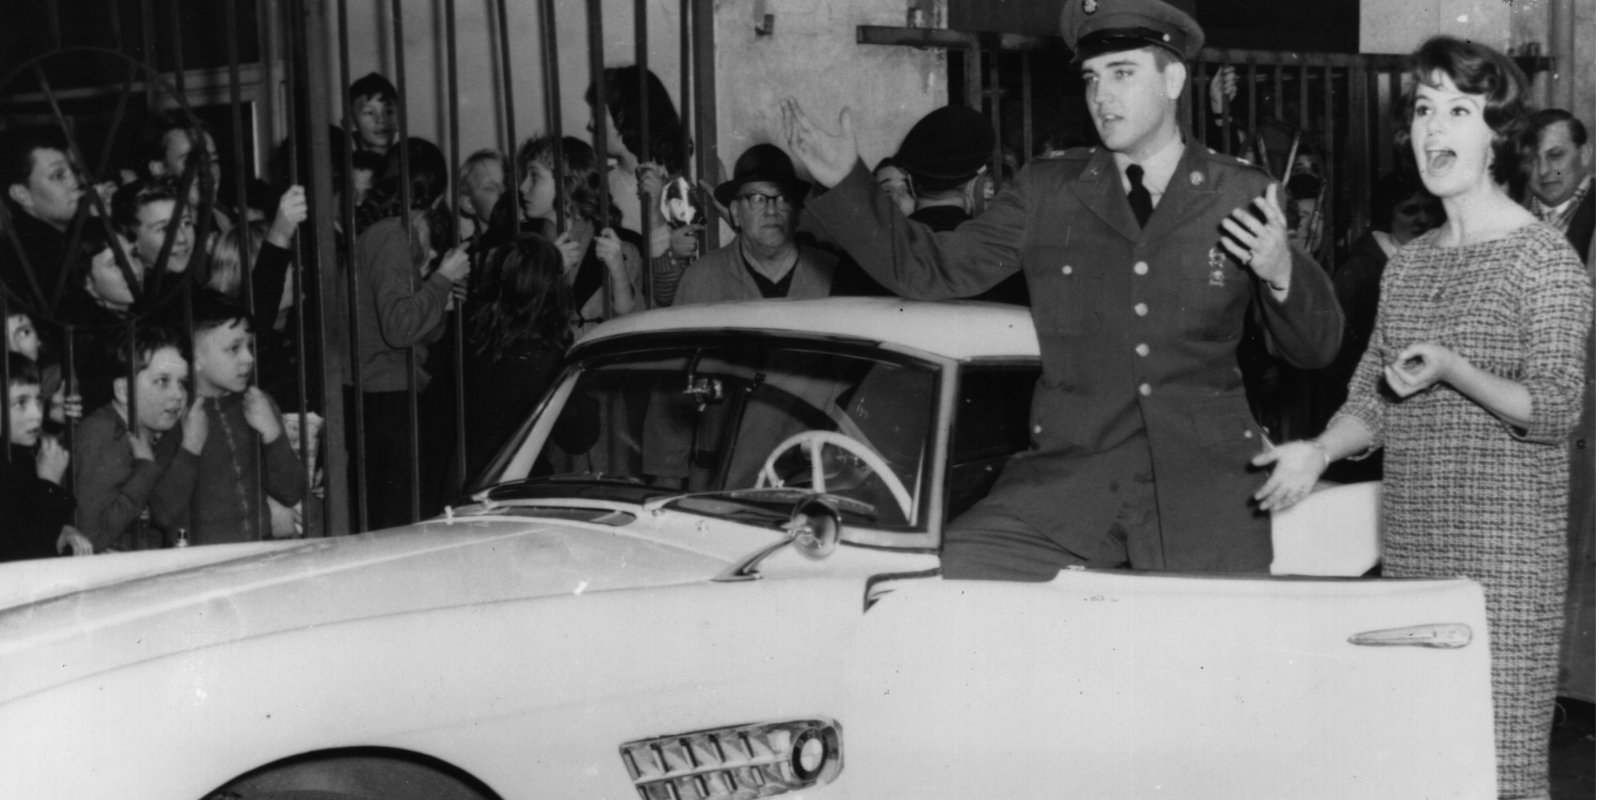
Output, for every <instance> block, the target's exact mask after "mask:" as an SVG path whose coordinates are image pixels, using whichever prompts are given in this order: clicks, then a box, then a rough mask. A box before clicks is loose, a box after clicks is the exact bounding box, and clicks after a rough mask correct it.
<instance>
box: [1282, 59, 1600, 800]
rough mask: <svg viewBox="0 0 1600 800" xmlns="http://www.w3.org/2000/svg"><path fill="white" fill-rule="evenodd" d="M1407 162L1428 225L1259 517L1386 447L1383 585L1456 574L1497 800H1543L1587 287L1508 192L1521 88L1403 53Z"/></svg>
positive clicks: (1502, 65) (1398, 265)
mask: <svg viewBox="0 0 1600 800" xmlns="http://www.w3.org/2000/svg"><path fill="white" fill-rule="evenodd" d="M1414 62H1415V63H1414V66H1413V77H1414V78H1415V79H1416V82H1415V85H1414V88H1413V89H1412V96H1411V98H1410V103H1409V107H1410V109H1411V125H1410V139H1411V148H1412V152H1413V153H1414V154H1415V155H1416V158H1417V163H1418V164H1419V165H1420V168H1421V172H1422V179H1423V182H1424V184H1426V185H1427V187H1428V190H1429V191H1430V192H1432V193H1434V194H1436V195H1438V196H1439V197H1440V198H1441V199H1442V200H1443V201H1444V207H1445V212H1446V215H1447V220H1446V223H1445V225H1444V226H1443V227H1441V228H1438V229H1436V230H1433V231H1430V232H1428V233H1426V234H1423V235H1421V236H1419V237H1417V238H1416V239H1415V240H1413V241H1412V242H1411V243H1409V244H1407V245H1406V246H1405V247H1403V248H1402V249H1401V250H1400V251H1399V252H1398V253H1396V254H1395V257H1394V260H1393V261H1392V262H1390V266H1389V269H1388V270H1387V271H1386V272H1385V273H1384V276H1383V283H1382V290H1381V299H1380V301H1379V305H1378V322H1377V327H1376V329H1375V331H1374V333H1373V336H1372V340H1371V342H1370V343H1369V344H1368V348H1367V351H1366V354H1365V355H1364V356H1363V357H1362V360H1361V364H1360V366H1359V367H1358V368H1357V370H1356V373H1355V377H1354V378H1353V379H1352V380H1351V383H1350V392H1349V400H1348V401H1347V402H1346V403H1345V405H1344V407H1343V408H1341V409H1340V410H1339V413H1338V414H1337V415H1336V416H1335V417H1334V419H1333V420H1332V421H1331V422H1330V423H1329V425H1328V429H1327V430H1326V431H1324V432H1323V433H1322V435H1320V436H1318V437H1317V438H1316V439H1314V440H1309V441H1304V442H1293V443H1289V444H1285V445H1283V446H1281V447H1278V448H1277V449H1276V450H1274V451H1272V452H1269V453H1264V454H1262V456H1260V457H1259V458H1258V459H1257V463H1258V464H1261V465H1266V464H1273V465H1274V467H1273V472H1272V476H1271V478H1270V479H1269V480H1268V481H1267V483H1266V484H1265V485H1264V486H1263V487H1262V489H1261V491H1260V492H1259V493H1258V494H1257V498H1258V499H1260V500H1261V504H1262V507H1263V508H1265V509H1267V510H1269V511H1270V510H1275V509H1280V508H1286V507H1288V506H1290V505H1293V504H1294V503H1295V502H1297V501H1298V500H1299V499H1300V498H1302V497H1304V496H1305V495H1306V494H1307V493H1308V492H1309V491H1310V490H1311V488H1312V486H1313V484H1314V483H1315V482H1316V479H1317V478H1318V477H1319V476H1320V475H1321V473H1322V471H1323V470H1324V469H1326V468H1327V465H1328V463H1329V462H1331V461H1332V460H1336V459H1339V458H1344V457H1346V456H1357V455H1362V454H1365V453H1368V452H1370V451H1372V450H1373V449H1376V448H1378V447H1383V448H1384V449H1385V462H1384V470H1385V475H1384V492H1383V515H1384V516H1383V518H1384V544H1383V564H1384V574H1385V575H1392V576H1437V577H1444V576H1454V575H1467V576H1469V577H1472V578H1474V579H1476V580H1478V581H1479V582H1481V583H1482V584H1483V586H1484V590H1485V593H1486V595H1487V598H1488V611H1489V629H1490V630H1489V632H1490V638H1489V641H1490V653H1491V658H1492V676H1493V684H1494V710H1495V740H1496V746H1497V750H1498V759H1497V760H1498V771H1499V781H1500V796H1501V797H1517V798H1521V797H1535V798H1536V797H1549V764H1548V755H1549V754H1548V749H1549V738H1550V720H1551V713H1552V711H1551V705H1552V703H1553V701H1554V699H1555V693H1556V677H1557V659H1558V655H1559V648H1560V637H1561V630H1562V613H1563V600H1564V597H1565V594H1566V575H1567V569H1566V560H1567V550H1566V538H1565V536H1566V534H1565V531H1566V508H1567V452H1566V448H1565V447H1563V442H1564V440H1565V437H1566V435H1567V433H1568V432H1569V431H1570V430H1571V429H1572V427H1573V425H1574V424H1576V422H1577V420H1578V413H1579V410H1580V405H1581V403H1582V397H1583V374H1584V372H1583V369H1584V342H1585V339H1586V335H1587V333H1588V327H1589V324H1590V320H1591V318H1592V314H1593V305H1594V299H1593V295H1592V288H1591V287H1590V284H1589V280H1588V277H1587V275H1586V274H1585V272H1584V270H1583V267H1582V265H1581V264H1580V263H1579V261H1578V256H1577V254H1576V253H1574V252H1573V251H1572V248H1571V246H1570V245H1568V244H1567V243H1566V240H1565V239H1564V238H1563V237H1562V235H1561V234H1560V233H1558V232H1556V231H1555V229H1553V228H1550V227H1549V226H1547V225H1545V224H1544V223H1542V222H1538V221H1537V220H1536V219H1534V218H1533V217H1532V216H1531V215H1530V214H1528V213H1527V212H1525V211H1523V210H1522V208H1521V207H1520V206H1518V205H1517V204H1516V203H1515V202H1513V201H1512V200H1511V199H1510V198H1509V197H1507V196H1506V194H1505V192H1504V191H1503V190H1502V189H1501V188H1500V187H1499V186H1498V185H1497V183H1496V181H1497V180H1499V181H1504V180H1505V179H1506V178H1508V177H1509V175H1510V173H1511V172H1512V171H1513V170H1515V168H1516V158H1515V156H1514V154H1513V153H1514V151H1513V150H1512V147H1513V146H1514V143H1515V141H1516V132H1517V131H1516V129H1517V125H1518V118H1519V117H1520V116H1521V112H1522V110H1523V108H1522V96H1523V93H1524V91H1525V88H1526V84H1525V79H1524V78H1523V77H1522V74H1521V73H1520V72H1519V71H1518V70H1517V68H1516V66H1514V65H1513V64H1512V63H1511V62H1510V60H1509V59H1507V58H1506V57H1505V56H1503V55H1501V54H1499V53H1497V52H1495V51H1494V50H1492V49H1490V48H1488V47H1485V46H1483V45H1478V44H1472V43H1468V42H1464V41H1461V40H1458V39H1452V38H1449V37H1438V38H1434V39H1431V40H1429V41H1428V42H1426V43H1424V44H1423V46H1422V48H1421V49H1420V50H1418V51H1417V53H1416V55H1415V57H1414Z"/></svg>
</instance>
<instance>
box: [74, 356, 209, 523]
mask: <svg viewBox="0 0 1600 800" xmlns="http://www.w3.org/2000/svg"><path fill="white" fill-rule="evenodd" d="M112 351H113V352H112V353H111V354H110V356H111V357H110V363H111V364H112V365H113V367H114V369H113V371H112V374H111V375H109V376H101V379H102V380H106V381H109V382H110V383H111V394H112V399H111V402H109V403H106V404H105V405H103V406H101V407H100V408H98V409H96V410H95V411H94V413H92V414H90V415H89V416H87V417H84V418H83V422H82V423H81V424H79V425H78V430H77V439H76V441H75V442H74V450H73V453H74V456H75V457H76V458H77V460H78V476H77V484H76V485H77V496H78V528H79V529H80V530H82V531H83V533H84V534H85V535H86V536H88V537H89V540H90V541H91V542H93V544H94V548H95V550H96V552H100V551H105V550H146V549H151V548H156V547H162V546H165V545H166V544H167V543H169V542H171V541H173V540H175V539H176V538H177V534H178V528H180V527H181V526H182V524H183V522H184V514H185V512H186V510H187V507H188V503H189V497H190V495H192V494H193V490H194V482H195V480H194V476H195V469H196V466H197V465H198V463H199V458H200V451H201V449H202V448H204V447H205V443H206V440H207V438H208V431H207V424H206V423H207V420H206V415H205V412H204V411H203V410H202V409H201V407H200V403H199V402H198V401H196V402H195V403H194V404H192V405H186V404H188V400H189V393H188V391H187V390H186V389H185V388H184V382H185V381H187V380H188V378H189V361H188V359H187V357H186V356H185V353H184V345H183V340H182V339H181V338H179V336H178V333H177V332H176V331H174V330H172V329H170V328H167V327H165V326H162V325H145V326H142V327H139V328H136V329H135V330H134V332H133V335H132V338H131V341H129V340H128V339H127V337H124V340H123V341H120V342H118V343H116V344H115V345H114V346H113V347H112ZM130 374H132V375H133V376H134V378H133V385H132V386H130V385H129V380H128V375H130ZM130 399H131V400H132V403H131V407H130V403H129V400H130ZM186 407H187V411H186V410H185V409H186ZM180 422H181V423H182V426H181V429H179V430H178V431H176V432H174V429H175V428H180V425H179V423H180Z"/></svg>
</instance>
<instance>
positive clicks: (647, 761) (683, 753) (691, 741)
mask: <svg viewBox="0 0 1600 800" xmlns="http://www.w3.org/2000/svg"><path fill="white" fill-rule="evenodd" d="M621 753H622V763H623V764H624V765H625V766H626V767H627V768H628V776H629V777H630V778H632V779H633V785H634V786H635V787H636V788H637V789H638V790H639V797H640V798H642V800H691V799H693V800H701V798H730V800H744V798H756V797H771V796H773V795H776V794H783V793H784V792H792V791H794V790H796V789H804V788H806V787H808V786H816V785H819V784H825V783H830V782H832V781H833V779H834V778H836V777H838V775H839V770H840V769H841V768H843V766H844V754H843V751H842V750H841V738H840V730H839V723H837V722H834V721H833V720H826V719H805V720H794V721H789V722H774V723H761V724H754V725H733V726H729V727H726V728H713V729H710V730H703V731H695V732H693V733H681V734H676V735H672V736H657V737H653V738H649V739H639V740H636V741H632V742H628V743H626V744H624V745H622V747H621Z"/></svg>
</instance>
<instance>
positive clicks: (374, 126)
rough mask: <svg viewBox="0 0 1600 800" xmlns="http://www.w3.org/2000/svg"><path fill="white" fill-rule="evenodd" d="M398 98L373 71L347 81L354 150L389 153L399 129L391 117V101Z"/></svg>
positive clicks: (398, 95) (389, 84)
mask: <svg viewBox="0 0 1600 800" xmlns="http://www.w3.org/2000/svg"><path fill="white" fill-rule="evenodd" d="M399 99H400V93H399V92H398V91H396V90H395V88H394V84H393V83H390V82H389V79H388V78H385V77H383V76H382V75H379V74H378V73H376V72H369V73H367V74H366V75H363V76H361V77H360V78H357V79H356V81H355V82H354V83H352V84H350V113H352V114H354V115H355V119H354V120H352V122H353V123H354V125H353V127H354V128H355V132H356V138H355V149H356V150H370V151H372V152H374V153H377V154H378V155H380V156H381V155H383V154H384V153H387V152H389V147H390V146H391V145H393V144H394V140H395V137H396V135H397V134H398V133H399V131H400V126H399V123H398V122H397V121H396V119H395V103H396V102H398V101H399Z"/></svg>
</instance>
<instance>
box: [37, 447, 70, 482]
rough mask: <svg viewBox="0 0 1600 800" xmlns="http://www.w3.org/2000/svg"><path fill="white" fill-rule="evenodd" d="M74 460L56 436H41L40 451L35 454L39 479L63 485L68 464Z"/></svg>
mask: <svg viewBox="0 0 1600 800" xmlns="http://www.w3.org/2000/svg"><path fill="white" fill-rule="evenodd" d="M71 462H72V454H71V453H68V452H67V448H65V447H62V446H61V442H60V441H58V440H57V439H56V437H54V436H41V437H39V453H38V455H36V456H34V459H33V466H34V473H35V474H37V475H38V476H39V480H43V481H49V482H51V483H53V484H56V485H57V486H60V485H61V476H62V475H65V474H66V472H67V465H68V464H70V463H71Z"/></svg>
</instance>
